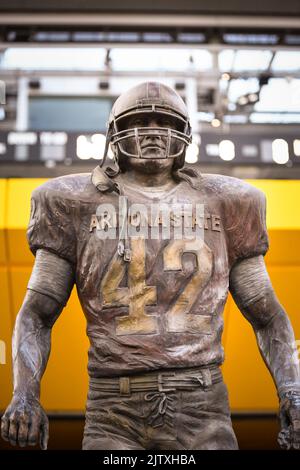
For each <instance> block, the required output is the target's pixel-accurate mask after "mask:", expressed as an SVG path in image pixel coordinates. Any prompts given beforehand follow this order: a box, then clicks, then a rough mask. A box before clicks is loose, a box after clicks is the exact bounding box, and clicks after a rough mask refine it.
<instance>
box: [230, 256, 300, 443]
mask: <svg viewBox="0 0 300 470" xmlns="http://www.w3.org/2000/svg"><path fill="white" fill-rule="evenodd" d="M230 291H231V293H232V295H233V298H234V300H235V302H236V304H237V306H238V307H239V309H240V311H241V312H242V313H243V315H244V316H245V318H246V319H247V320H248V321H249V322H250V323H251V325H252V327H253V329H254V332H255V335H256V339H257V343H258V347H259V350H260V353H261V355H262V357H263V359H264V361H265V363H266V365H267V367H268V369H269V371H270V372H271V374H272V377H273V380H274V382H275V385H276V388H277V392H278V396H279V399H280V403H281V409H280V417H281V424H282V432H281V434H280V436H279V441H280V444H281V445H282V446H283V447H294V448H300V426H299V425H300V373H299V361H298V357H297V350H296V346H295V337H294V332H293V329H292V326H291V323H290V320H289V318H288V316H287V314H286V312H285V310H284V309H283V307H282V306H281V305H280V303H279V301H278V299H277V297H276V294H275V292H274V289H273V286H272V284H271V281H270V278H269V275H268V273H267V270H266V266H265V262H264V258H263V256H256V257H253V258H248V259H243V260H241V261H239V262H238V263H236V264H235V266H234V267H233V268H232V270H231V273H230Z"/></svg>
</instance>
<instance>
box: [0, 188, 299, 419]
mask: <svg viewBox="0 0 300 470" xmlns="http://www.w3.org/2000/svg"><path fill="white" fill-rule="evenodd" d="M44 181H45V180H40V179H10V180H0V282H1V289H0V302H1V315H0V341H4V342H5V344H6V364H0V391H1V393H0V410H1V409H4V408H5V407H6V406H7V404H8V403H9V400H10V396H11V389H12V385H11V382H12V380H11V376H12V373H11V352H10V349H11V346H10V344H11V334H12V328H13V324H14V320H15V316H16V314H17V312H18V310H19V308H20V306H21V303H22V300H23V297H24V293H25V290H26V285H27V282H28V278H29V275H30V271H31V266H32V263H33V256H32V255H31V253H30V251H29V248H28V246H27V241H26V227H27V224H28V219H29V206H30V194H31V192H32V190H33V189H34V188H35V187H37V186H39V185H40V184H42V183H43V182H44ZM250 183H251V184H253V185H254V186H256V187H258V188H260V189H262V190H263V191H264V192H265V194H266V196H267V203H268V208H267V224H268V229H269V236H270V251H269V253H268V254H267V256H266V262H267V266H268V271H269V274H270V276H271V279H272V282H273V284H274V287H275V289H276V292H277V295H278V297H279V300H280V301H281V303H282V305H283V306H284V307H285V308H286V310H287V312H288V313H289V316H290V318H291V321H292V324H293V327H294V330H295V336H296V339H300V314H299V312H298V304H299V287H298V286H299V285H300V211H297V201H298V200H300V181H299V182H298V181H272V180H256V181H254V180H253V181H250ZM224 317H225V330H224V335H223V344H224V347H225V354H226V361H225V364H224V366H223V371H224V376H225V381H226V383H227V385H228V388H229V393H230V402H231V407H232V410H234V411H252V412H257V411H274V410H276V407H277V397H276V391H275V388H274V386H273V383H272V379H271V377H270V375H269V373H268V371H267V369H266V367H265V365H264V363H263V361H262V359H261V358H260V355H259V352H258V349H257V346H256V342H255V337H254V334H253V332H252V329H251V327H250V326H249V324H248V323H247V321H246V320H245V319H244V318H243V316H242V315H241V314H240V313H239V311H238V309H237V307H236V306H235V304H234V302H233V300H232V298H229V299H228V302H227V305H226V309H225V314H224ZM85 328H86V325H85V319H84V316H83V314H82V312H81V308H80V305H79V302H78V299H77V295H76V292H75V291H74V292H73V293H72V296H71V298H70V300H69V302H68V305H67V307H66V308H65V310H64V311H63V313H62V315H61V316H60V318H59V319H58V321H57V323H56V324H55V326H54V329H53V334H52V352H51V357H50V360H49V364H48V367H47V371H46V373H45V376H44V378H43V382H42V403H43V405H44V407H45V408H46V409H47V410H48V411H51V412H55V411H57V412H62V411H64V412H74V411H75V412H80V411H82V410H84V405H85V398H86V393H87V372H86V366H87V349H88V340H87V338H86V335H85Z"/></svg>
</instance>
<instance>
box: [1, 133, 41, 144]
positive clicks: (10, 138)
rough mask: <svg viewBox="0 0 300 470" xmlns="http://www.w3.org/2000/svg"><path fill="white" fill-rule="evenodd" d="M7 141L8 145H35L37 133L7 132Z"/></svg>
mask: <svg viewBox="0 0 300 470" xmlns="http://www.w3.org/2000/svg"><path fill="white" fill-rule="evenodd" d="M7 143H8V144H9V145H35V144H36V143H37V134H36V132H9V133H8V135H7Z"/></svg>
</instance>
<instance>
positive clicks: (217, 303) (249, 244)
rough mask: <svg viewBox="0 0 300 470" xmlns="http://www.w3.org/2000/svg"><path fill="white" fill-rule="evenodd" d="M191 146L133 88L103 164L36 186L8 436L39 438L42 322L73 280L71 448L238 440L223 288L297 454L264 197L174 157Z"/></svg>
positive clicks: (298, 420)
mask: <svg viewBox="0 0 300 470" xmlns="http://www.w3.org/2000/svg"><path fill="white" fill-rule="evenodd" d="M190 142H191V127H190V123H189V118H188V114H187V109H186V106H185V104H184V102H183V101H182V99H181V98H180V97H179V95H178V94H177V93H176V92H175V91H174V90H172V89H171V88H169V87H168V86H165V85H163V84H160V83H156V82H148V83H143V84H140V85H138V86H136V87H134V88H133V89H131V90H129V92H127V93H124V94H123V95H121V96H120V97H119V98H118V99H117V101H116V102H115V104H114V106H113V109H112V112H111V115H110V120H109V128H108V133H107V145H106V149H105V155H104V158H103V160H102V163H101V165H100V166H98V167H97V168H95V170H94V171H93V172H92V173H91V174H90V173H85V174H78V175H68V176H63V177H59V178H55V179H52V180H51V181H48V182H47V183H45V184H43V185H42V186H40V187H39V188H37V189H36V190H35V191H34V192H33V195H32V208H31V219H30V224H29V228H28V240H29V245H30V248H31V250H32V252H33V253H34V254H35V255H36V259H35V264H34V268H33V272H32V275H31V278H30V281H29V284H28V290H27V294H26V297H25V299H24V302H23V305H22V307H21V310H20V312H19V314H18V316H17V320H16V325H15V329H14V336H13V363H14V394H13V398H12V401H11V403H10V405H9V406H8V408H7V410H6V412H5V414H4V416H3V417H2V436H3V438H4V439H5V440H9V441H10V442H11V444H19V445H20V446H25V445H26V444H30V445H35V444H36V443H37V442H38V440H39V441H40V445H41V447H42V448H43V449H46V448H47V441H48V419H47V415H46V413H45V411H44V410H43V408H42V407H41V405H40V400H39V397H40V381H41V378H42V375H43V373H44V371H45V368H46V365H47V361H48V357H49V353H50V335H51V329H52V326H53V325H54V323H55V321H56V320H57V318H58V316H59V315H60V313H61V311H62V309H63V307H64V305H65V304H66V302H67V300H68V297H69V295H70V292H71V290H72V287H73V285H74V284H75V283H76V286H77V290H78V295H79V298H80V301H81V304H82V308H83V310H84V313H85V316H86V319H87V334H88V336H89V339H90V350H89V364H88V371H89V376H90V386H89V392H88V398H87V406H86V423H85V430H84V438H83V449H105V450H107V449H165V450H166V449H174V450H177V449H237V448H238V445H237V440H236V437H235V435H234V432H233V429H232V423H231V418H230V410H229V405H228V397H227V389H226V385H225V384H224V382H223V379H222V374H221V371H220V365H221V364H222V362H223V359H224V357H223V349H222V346H221V335H222V329H223V319H222V312H223V308H224V305H225V302H226V299H227V295H228V291H229V290H230V292H231V293H232V295H233V297H234V299H235V301H236V302H237V305H238V306H239V308H240V310H241V312H242V313H243V315H244V316H245V317H246V318H247V320H248V321H249V322H250V323H251V325H252V326H253V329H254V331H255V334H256V337H257V342H258V346H259V349H260V352H261V354H262V357H263V359H264V361H265V363H266V365H267V367H268V368H269V370H270V373H271V374H272V376H273V379H274V382H275V384H276V387H277V391H278V396H279V400H280V417H281V432H280V434H279V443H280V445H281V446H282V447H283V448H295V449H299V446H300V381H299V364H298V362H297V360H296V359H295V354H294V352H295V349H294V335H293V331H292V328H291V325H290V321H289V319H288V317H287V315H286V313H285V311H284V310H283V308H282V306H281V305H280V304H279V302H278V300H277V298H276V295H275V293H274V291H273V288H272V285H271V282H270V279H269V276H268V274H267V271H266V267H265V263H264V258H263V256H264V255H265V253H266V251H267V249H268V235H267V230H266V225H265V196H264V194H263V193H261V192H260V191H259V190H257V189H255V188H254V187H252V186H250V185H249V184H247V183H245V182H243V181H241V180H239V179H236V178H231V177H227V176H221V175H211V174H200V173H199V172H198V171H196V170H195V169H193V168H191V167H187V166H185V165H184V161H185V152H186V149H187V146H188V145H189V143H190ZM109 145H111V148H112V151H113V154H114V158H113V161H109V160H107V158H106V154H107V151H108V147H109ZM186 207H188V208H191V210H190V209H188V210H190V212H189V213H188V211H185V208H186ZM169 208H171V209H172V210H170V211H169V214H168V209H169ZM149 214H150V215H149ZM168 215H169V216H170V217H169V219H168ZM168 220H169V221H170V225H169V226H168ZM181 229H182V230H181ZM164 230H167V231H168V230H169V233H168V234H167V236H165V235H164V233H163V231H164ZM180 230H181V232H180ZM185 231H186V232H188V235H186V236H185ZM175 232H176V236H174V234H175ZM149 233H150V235H149ZM180 233H181V236H180ZM199 234H200V235H199Z"/></svg>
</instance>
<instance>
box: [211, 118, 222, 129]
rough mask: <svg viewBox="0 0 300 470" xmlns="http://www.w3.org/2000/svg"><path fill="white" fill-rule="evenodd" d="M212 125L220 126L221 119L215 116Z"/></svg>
mask: <svg viewBox="0 0 300 470" xmlns="http://www.w3.org/2000/svg"><path fill="white" fill-rule="evenodd" d="M211 125H212V126H213V127H220V125H221V121H220V119H218V118H214V119H213V120H212V121H211Z"/></svg>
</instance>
